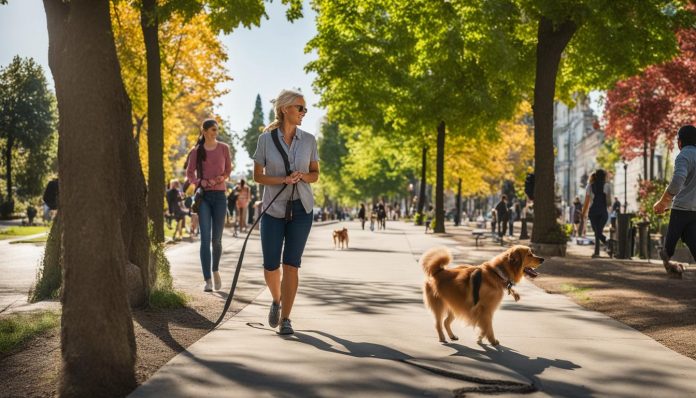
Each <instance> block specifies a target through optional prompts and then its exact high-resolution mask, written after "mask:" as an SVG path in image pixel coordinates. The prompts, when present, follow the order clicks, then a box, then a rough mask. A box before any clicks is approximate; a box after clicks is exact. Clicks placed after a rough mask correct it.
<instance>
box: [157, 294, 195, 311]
mask: <svg viewBox="0 0 696 398" xmlns="http://www.w3.org/2000/svg"><path fill="white" fill-rule="evenodd" d="M188 301H189V296H188V295H186V294H185V293H182V292H180V291H177V290H174V289H161V290H158V289H155V290H153V291H152V292H151V293H150V307H151V308H154V309H158V310H170V309H175V308H184V307H186V303H188Z"/></svg>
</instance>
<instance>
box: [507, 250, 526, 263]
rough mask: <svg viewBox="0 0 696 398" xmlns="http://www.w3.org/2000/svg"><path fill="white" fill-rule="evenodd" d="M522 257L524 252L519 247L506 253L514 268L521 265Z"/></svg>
mask: <svg viewBox="0 0 696 398" xmlns="http://www.w3.org/2000/svg"><path fill="white" fill-rule="evenodd" d="M523 259H524V253H523V249H521V248H515V249H512V250H510V252H509V253H508V263H509V264H510V265H511V266H513V267H515V268H519V267H521V266H522V261H523Z"/></svg>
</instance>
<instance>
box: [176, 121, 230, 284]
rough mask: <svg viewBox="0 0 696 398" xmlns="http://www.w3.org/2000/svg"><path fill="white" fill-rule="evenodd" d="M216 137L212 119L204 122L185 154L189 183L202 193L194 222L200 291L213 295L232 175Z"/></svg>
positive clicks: (227, 153) (227, 152)
mask: <svg viewBox="0 0 696 398" xmlns="http://www.w3.org/2000/svg"><path fill="white" fill-rule="evenodd" d="M217 136H218V123H217V122H216V121H215V120H213V119H208V120H206V121H204V122H203V125H202V126H201V135H200V137H199V139H198V142H197V144H196V147H195V148H194V149H192V150H191V152H190V153H189V162H188V165H187V166H188V167H187V168H186V177H187V178H188V180H189V182H190V183H191V184H192V185H196V186H198V187H199V188H200V189H202V191H203V194H202V198H201V200H200V205H199V207H198V222H199V227H200V233H201V249H200V257H201V268H202V270H203V279H204V280H205V287H204V288H203V290H204V291H206V292H211V291H213V288H214V289H215V290H220V288H221V287H222V280H221V278H220V273H219V272H218V268H219V265H220V257H221V256H222V230H223V228H224V226H225V215H226V214H227V198H226V197H225V191H226V189H227V187H226V185H225V181H227V179H228V178H229V176H230V173H231V172H232V161H231V160H230V148H229V146H227V144H225V143H222V142H219V141H218V140H217ZM211 244H212V256H211ZM211 269H212V277H211ZM213 279H214V281H213ZM213 282H214V284H213Z"/></svg>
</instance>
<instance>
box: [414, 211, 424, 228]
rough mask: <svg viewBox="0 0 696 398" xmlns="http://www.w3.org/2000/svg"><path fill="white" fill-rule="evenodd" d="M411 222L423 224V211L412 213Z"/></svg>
mask: <svg viewBox="0 0 696 398" xmlns="http://www.w3.org/2000/svg"><path fill="white" fill-rule="evenodd" d="M413 223H414V224H416V225H423V213H418V212H416V213H414V214H413Z"/></svg>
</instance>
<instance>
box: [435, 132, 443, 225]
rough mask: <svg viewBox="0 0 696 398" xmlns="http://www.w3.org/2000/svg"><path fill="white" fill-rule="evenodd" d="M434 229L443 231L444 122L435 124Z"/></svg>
mask: <svg viewBox="0 0 696 398" xmlns="http://www.w3.org/2000/svg"><path fill="white" fill-rule="evenodd" d="M435 173H436V184H435V229H434V230H433V232H436V233H444V232H445V209H444V207H445V200H444V199H445V187H444V185H445V122H444V121H441V122H440V124H438V125H437V165H436V169H435Z"/></svg>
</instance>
